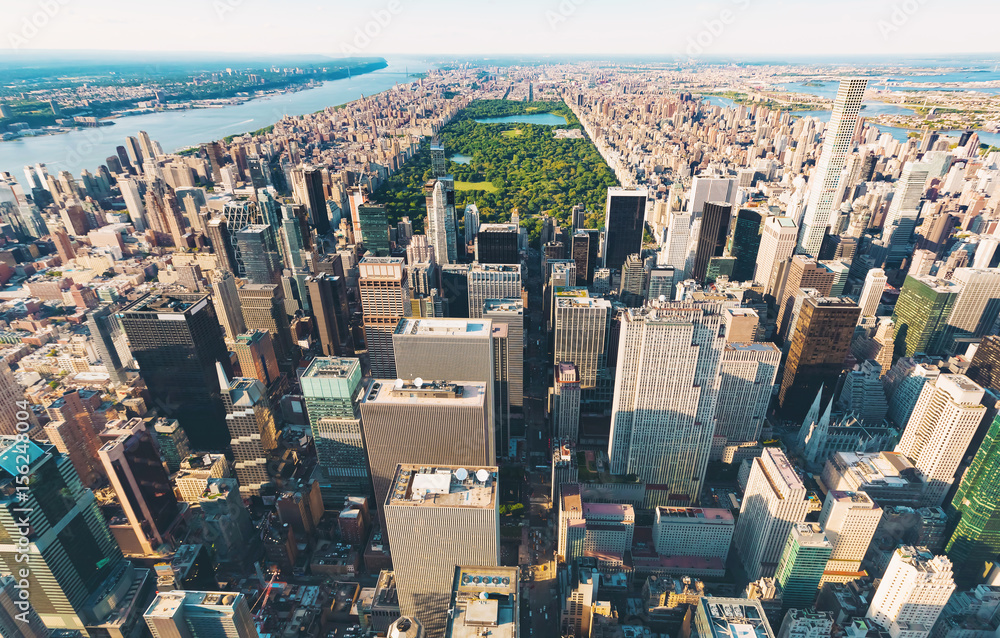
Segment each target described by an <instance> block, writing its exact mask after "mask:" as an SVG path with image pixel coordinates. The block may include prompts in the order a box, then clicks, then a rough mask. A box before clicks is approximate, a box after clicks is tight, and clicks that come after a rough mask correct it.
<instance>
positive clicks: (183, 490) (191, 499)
mask: <svg viewBox="0 0 1000 638" xmlns="http://www.w3.org/2000/svg"><path fill="white" fill-rule="evenodd" d="M212 478H229V459H227V458H226V457H225V455H223V454H205V455H203V456H197V455H194V456H189V457H188V458H186V459H184V460H183V461H181V468H180V470H178V472H177V474H175V475H174V476H173V481H174V485H175V486H176V487H177V492H178V494H179V495H180V497H181V500H182V501H186V502H188V503H197V502H198V501H199V500H200V499H201V495H202V494H204V493H205V488H206V487H208V479H212Z"/></svg>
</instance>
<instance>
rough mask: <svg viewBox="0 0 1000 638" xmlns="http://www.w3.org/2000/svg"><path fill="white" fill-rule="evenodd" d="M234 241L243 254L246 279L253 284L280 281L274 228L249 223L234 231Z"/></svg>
mask: <svg viewBox="0 0 1000 638" xmlns="http://www.w3.org/2000/svg"><path fill="white" fill-rule="evenodd" d="M236 242H237V244H238V245H239V248H240V254H241V255H242V256H243V267H244V268H245V269H246V275H247V279H249V280H250V281H251V282H253V283H255V284H276V283H278V282H280V281H281V261H280V260H279V258H278V244H277V242H276V241H275V238H274V229H273V228H271V227H270V226H265V225H264V224H251V225H250V226H247V227H246V228H244V229H243V230H241V231H239V232H237V233H236Z"/></svg>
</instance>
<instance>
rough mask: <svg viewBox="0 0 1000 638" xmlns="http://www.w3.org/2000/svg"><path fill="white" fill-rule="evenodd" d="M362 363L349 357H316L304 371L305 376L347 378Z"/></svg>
mask: <svg viewBox="0 0 1000 638" xmlns="http://www.w3.org/2000/svg"><path fill="white" fill-rule="evenodd" d="M360 365H361V364H360V362H359V361H358V360H357V359H351V358H349V357H316V358H315V359H313V360H312V363H310V364H309V367H307V368H306V371H305V372H303V373H302V376H303V377H332V378H335V379H346V378H348V377H349V376H350V375H351V372H352V370H353V369H354V368H357V367H359V366H360Z"/></svg>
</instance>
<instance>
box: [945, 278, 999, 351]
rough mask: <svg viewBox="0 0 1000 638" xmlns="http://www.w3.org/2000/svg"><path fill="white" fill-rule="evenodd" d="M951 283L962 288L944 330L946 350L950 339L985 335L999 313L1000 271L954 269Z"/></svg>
mask: <svg viewBox="0 0 1000 638" xmlns="http://www.w3.org/2000/svg"><path fill="white" fill-rule="evenodd" d="M951 280H952V281H955V282H958V283H959V284H961V285H962V291H961V292H960V293H958V299H956V300H955V305H954V306H952V308H951V313H950V314H949V315H948V321H947V324H946V327H945V330H946V331H947V335H948V336H947V337H946V338H945V340H944V344H945V347H946V348H949V349H950V344H951V341H952V340H953V339H956V338H961V337H982V336H984V335H986V334H987V333H988V332H989V331H990V330H991V329H992V328H993V324H994V323H995V322H996V320H997V315H998V313H1000V269H996V268H956V269H955V272H954V273H953V274H952V276H951Z"/></svg>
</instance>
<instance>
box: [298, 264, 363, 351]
mask: <svg viewBox="0 0 1000 638" xmlns="http://www.w3.org/2000/svg"><path fill="white" fill-rule="evenodd" d="M305 281H306V286H307V289H308V290H309V303H310V305H311V306H312V313H313V317H315V321H316V330H317V332H318V333H319V341H320V347H321V349H322V352H323V355H324V356H327V357H351V356H354V339H353V337H352V335H351V314H350V309H349V307H348V304H347V284H346V281H345V279H344V278H343V277H340V276H337V275H331V274H329V273H320V274H318V275H314V276H311V277H306V279H305Z"/></svg>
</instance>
